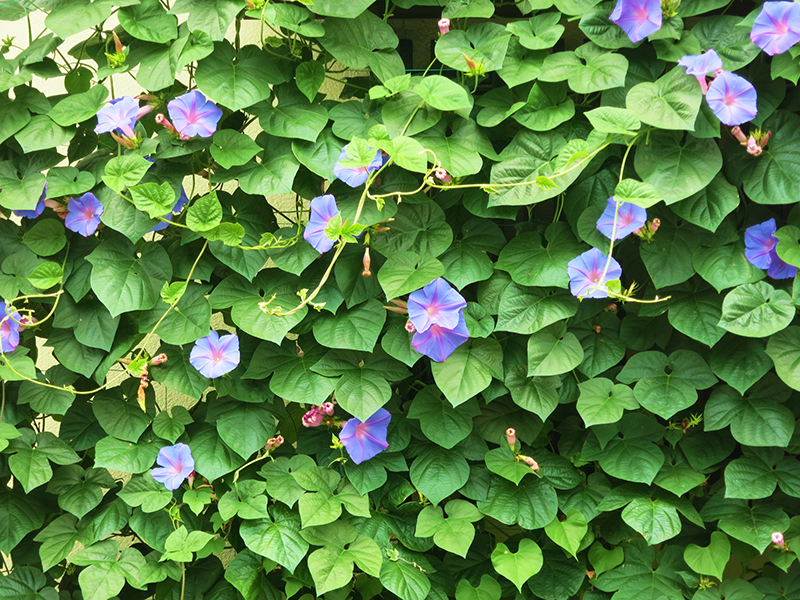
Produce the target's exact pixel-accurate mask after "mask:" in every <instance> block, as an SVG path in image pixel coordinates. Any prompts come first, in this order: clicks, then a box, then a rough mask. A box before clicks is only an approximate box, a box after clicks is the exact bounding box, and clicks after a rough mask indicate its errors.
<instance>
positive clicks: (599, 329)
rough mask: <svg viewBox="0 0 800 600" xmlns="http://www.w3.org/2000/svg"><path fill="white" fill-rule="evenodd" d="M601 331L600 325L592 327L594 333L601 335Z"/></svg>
mask: <svg viewBox="0 0 800 600" xmlns="http://www.w3.org/2000/svg"><path fill="white" fill-rule="evenodd" d="M601 329H602V328H601V327H600V325H597V324H595V325H592V331H594V332H595V333H600V331H601Z"/></svg>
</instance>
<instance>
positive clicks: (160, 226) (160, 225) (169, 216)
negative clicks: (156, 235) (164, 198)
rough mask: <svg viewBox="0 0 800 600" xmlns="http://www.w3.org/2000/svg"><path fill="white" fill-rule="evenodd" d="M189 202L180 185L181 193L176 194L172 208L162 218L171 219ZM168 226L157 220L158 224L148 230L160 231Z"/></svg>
mask: <svg viewBox="0 0 800 600" xmlns="http://www.w3.org/2000/svg"><path fill="white" fill-rule="evenodd" d="M188 202H189V196H187V195H186V190H184V189H183V186H181V195H180V196H178V200H177V202H175V206H173V207H172V210H171V211H169V212H168V213H167V214H165V215H164V216H163V217H162V219H166V220H167V221H170V220H172V215H173V214H176V215H177V214H178V213H179V212H181V211H182V210H183V207H184V206H186V205H187V204H188ZM168 226H169V223H165V222H164V221H159V223H158V225H156V226H155V227H153V228H152V229H151V230H150V231H151V232H153V231H161V230H162V229H166V228H167V227H168Z"/></svg>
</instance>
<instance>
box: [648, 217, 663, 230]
mask: <svg viewBox="0 0 800 600" xmlns="http://www.w3.org/2000/svg"><path fill="white" fill-rule="evenodd" d="M659 227H661V219H659V218H658V217H656V218H655V219H653V220H652V221H651V222H650V231H652V232H653V233H655V232H656V231H658V228H659Z"/></svg>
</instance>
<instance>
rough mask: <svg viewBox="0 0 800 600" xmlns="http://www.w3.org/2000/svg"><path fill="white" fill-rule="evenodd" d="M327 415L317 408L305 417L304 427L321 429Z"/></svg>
mask: <svg viewBox="0 0 800 600" xmlns="http://www.w3.org/2000/svg"><path fill="white" fill-rule="evenodd" d="M324 417H325V415H324V414H323V413H322V412H321V411H320V409H319V407H318V406H315V407H314V408H312V409H311V410H309V411H308V412H307V413H306V414H304V415H303V427H319V426H320V425H322V419H323V418H324Z"/></svg>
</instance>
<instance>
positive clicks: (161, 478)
mask: <svg viewBox="0 0 800 600" xmlns="http://www.w3.org/2000/svg"><path fill="white" fill-rule="evenodd" d="M156 462H157V463H158V464H159V466H158V467H157V468H155V469H153V471H152V473H151V475H152V476H153V479H155V480H156V481H157V482H159V483H163V484H164V487H166V488H167V489H168V490H177V489H178V488H179V487H180V486H181V484H182V483H183V481H184V480H185V479H186V478H187V477H188V476H189V475H191V474H192V472H193V471H194V458H192V451H191V449H190V448H189V446H187V445H186V444H175V445H174V446H164V447H163V448H161V450H159V451H158V457H157V458H156Z"/></svg>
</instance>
